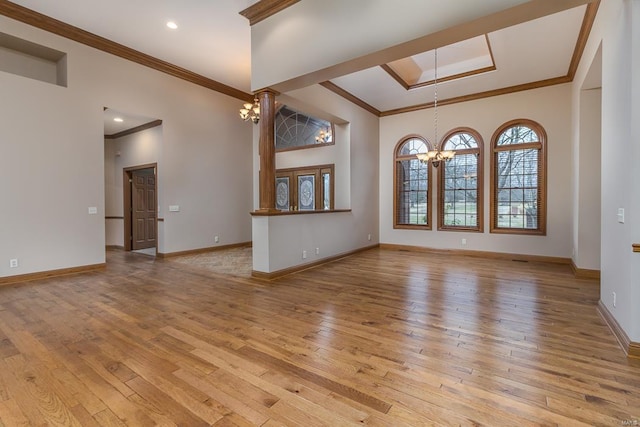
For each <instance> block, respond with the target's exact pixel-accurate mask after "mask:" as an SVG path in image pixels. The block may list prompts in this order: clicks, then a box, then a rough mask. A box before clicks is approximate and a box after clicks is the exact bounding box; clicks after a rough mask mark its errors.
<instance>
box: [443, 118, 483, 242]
mask: <svg viewBox="0 0 640 427" xmlns="http://www.w3.org/2000/svg"><path fill="white" fill-rule="evenodd" d="M440 150H453V151H455V152H456V155H455V156H454V157H453V158H452V159H451V160H449V161H446V162H441V163H440V167H439V168H438V169H439V172H438V173H439V174H440V175H439V183H438V184H439V193H440V199H439V200H438V229H439V230H460V231H480V232H482V229H483V226H482V224H483V221H482V218H483V217H482V212H483V208H482V200H483V198H482V187H483V179H482V165H483V161H482V159H483V155H482V153H483V143H482V137H480V134H478V132H476V131H474V130H473V129H469V128H458V129H454V130H452V131H451V132H449V133H448V134H447V135H445V137H444V138H443V140H442V146H441V147H440Z"/></svg>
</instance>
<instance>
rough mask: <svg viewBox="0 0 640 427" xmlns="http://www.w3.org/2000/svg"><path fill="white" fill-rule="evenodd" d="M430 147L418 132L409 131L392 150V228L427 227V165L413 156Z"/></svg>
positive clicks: (428, 216)
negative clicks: (410, 132) (409, 133)
mask: <svg viewBox="0 0 640 427" xmlns="http://www.w3.org/2000/svg"><path fill="white" fill-rule="evenodd" d="M430 149H431V145H430V144H429V142H428V141H427V140H426V139H424V138H422V137H421V136H418V135H409V136H407V137H405V138H403V139H402V140H401V141H400V142H398V144H397V145H396V149H395V153H394V174H393V175H394V184H393V186H394V199H393V207H394V209H393V210H394V212H393V226H394V228H414V229H420V230H430V229H431V192H430V191H429V184H430V183H431V169H430V168H429V164H426V163H422V162H421V161H420V160H418V158H417V157H416V154H418V153H426V152H427V151H429V150H430Z"/></svg>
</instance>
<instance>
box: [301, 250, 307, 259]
mask: <svg viewBox="0 0 640 427" xmlns="http://www.w3.org/2000/svg"><path fill="white" fill-rule="evenodd" d="M302 259H307V251H302Z"/></svg>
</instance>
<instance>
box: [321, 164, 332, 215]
mask: <svg viewBox="0 0 640 427" xmlns="http://www.w3.org/2000/svg"><path fill="white" fill-rule="evenodd" d="M322 196H323V202H322V208H323V209H324V210H329V209H331V175H330V174H328V173H323V174H322Z"/></svg>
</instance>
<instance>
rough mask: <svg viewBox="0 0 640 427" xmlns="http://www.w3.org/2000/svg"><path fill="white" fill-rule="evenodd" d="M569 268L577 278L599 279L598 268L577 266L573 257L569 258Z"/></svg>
mask: <svg viewBox="0 0 640 427" xmlns="http://www.w3.org/2000/svg"><path fill="white" fill-rule="evenodd" d="M571 270H573V276H574V277H576V278H577V279H596V280H600V270H589V269H586V268H578V266H577V265H576V263H575V262H573V259H572V260H571Z"/></svg>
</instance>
